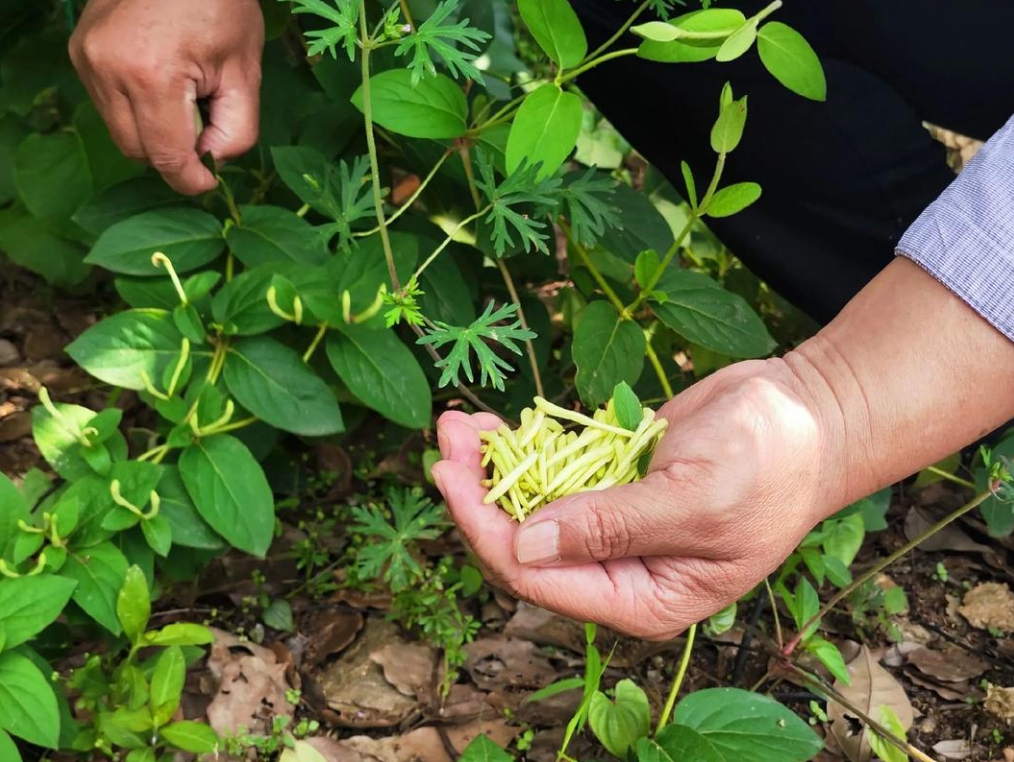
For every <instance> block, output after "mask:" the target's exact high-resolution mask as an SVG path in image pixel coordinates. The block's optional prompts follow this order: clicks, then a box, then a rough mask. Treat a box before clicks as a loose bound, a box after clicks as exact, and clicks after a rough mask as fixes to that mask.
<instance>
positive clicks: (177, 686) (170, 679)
mask: <svg viewBox="0 0 1014 762" xmlns="http://www.w3.org/2000/svg"><path fill="white" fill-rule="evenodd" d="M186 677H187V660H186V659H185V658H184V657H183V651H182V649H180V647H179V646H170V647H169V648H167V649H165V650H164V651H163V652H162V654H161V655H160V656H159V657H158V661H156V662H155V671H154V672H153V673H152V675H151V707H152V710H153V715H152V719H153V720H154V721H155V725H156V726H160V725H163V724H165V723H166V722H168V721H169V720H170V719H172V716H173V715H174V714H176V709H177V708H178V707H179V705H180V699H181V698H182V697H183V684H184V682H185V681H186Z"/></svg>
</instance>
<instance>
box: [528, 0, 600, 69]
mask: <svg viewBox="0 0 1014 762" xmlns="http://www.w3.org/2000/svg"><path fill="white" fill-rule="evenodd" d="M518 12H519V13H520V14H521V18H522V20H523V21H524V22H525V26H527V27H528V31H530V32H531V33H532V37H534V38H535V41H536V42H537V43H539V47H540V48H542V49H543V50H544V51H545V53H546V55H548V56H549V57H550V58H551V59H553V61H554V62H556V64H558V65H559V66H560V68H562V69H570V68H572V67H574V66H577V65H578V64H579V63H581V61H582V60H583V59H584V57H585V56H586V55H587V54H588V39H587V37H586V36H585V33H584V28H583V27H582V26H581V21H580V19H578V17H577V14H576V13H575V12H574V9H573V8H572V7H571V5H570V3H569V2H567V0H518Z"/></svg>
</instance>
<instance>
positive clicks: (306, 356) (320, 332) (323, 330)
mask: <svg viewBox="0 0 1014 762" xmlns="http://www.w3.org/2000/svg"><path fill="white" fill-rule="evenodd" d="M329 327H330V326H328V324H327V323H321V324H320V328H319V329H317V335H316V336H314V337H313V341H312V342H310V346H309V347H307V349H306V351H305V352H304V353H303V362H306V363H308V362H310V358H312V357H313V353H314V352H316V351H317V347H319V346H320V342H322V341H323V340H324V337H325V336H327V329H328V328H329Z"/></svg>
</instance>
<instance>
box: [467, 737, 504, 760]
mask: <svg viewBox="0 0 1014 762" xmlns="http://www.w3.org/2000/svg"><path fill="white" fill-rule="evenodd" d="M458 762H513V757H511V755H510V754H508V753H507V752H506V751H504V750H503V749H501V748H500V747H499V746H497V745H496V743H495V742H494V741H491V740H490V738H489V736H485V735H480V736H476V737H475V740H474V741H472V742H471V743H470V744H468V746H466V747H465V751H464V753H463V754H462V755H461V757H460V758H459V759H458Z"/></svg>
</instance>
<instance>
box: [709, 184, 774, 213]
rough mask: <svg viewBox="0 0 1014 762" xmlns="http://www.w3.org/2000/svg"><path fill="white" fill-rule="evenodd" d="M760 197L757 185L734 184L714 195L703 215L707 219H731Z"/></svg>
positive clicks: (759, 189) (759, 188)
mask: <svg viewBox="0 0 1014 762" xmlns="http://www.w3.org/2000/svg"><path fill="white" fill-rule="evenodd" d="M760 197H761V187H760V186H759V185H758V184H757V183H736V184H735V185H729V186H727V187H725V188H722V189H721V190H720V191H718V192H717V193H715V195H714V196H712V197H711V202H710V203H709V204H708V208H707V209H705V210H704V213H705V214H706V215H707V216H708V217H731V216H732V215H734V214H739V213H740V212H741V211H743V210H744V209H746V208H747V207H748V206H750V205H752V204H754V203H755V202H756V201H757V200H758V199H759V198H760Z"/></svg>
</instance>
